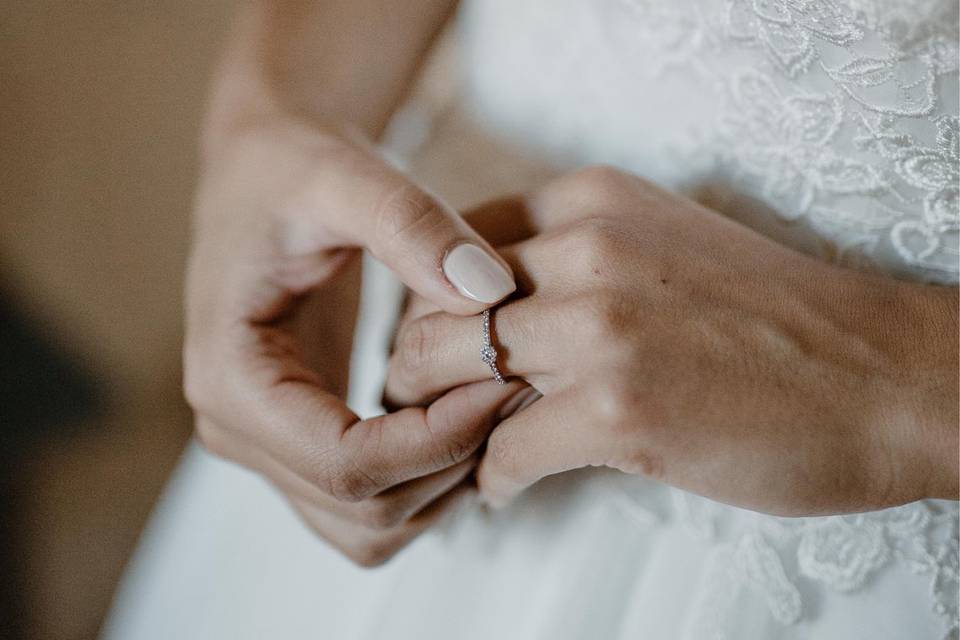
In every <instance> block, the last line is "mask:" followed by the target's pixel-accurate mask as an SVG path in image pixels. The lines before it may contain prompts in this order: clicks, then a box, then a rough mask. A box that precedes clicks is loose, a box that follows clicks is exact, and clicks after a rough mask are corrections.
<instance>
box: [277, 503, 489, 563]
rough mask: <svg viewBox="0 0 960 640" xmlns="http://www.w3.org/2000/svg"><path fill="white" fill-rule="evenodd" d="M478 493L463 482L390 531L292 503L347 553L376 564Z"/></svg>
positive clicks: (352, 556) (389, 556) (302, 516)
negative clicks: (372, 527) (368, 526)
mask: <svg viewBox="0 0 960 640" xmlns="http://www.w3.org/2000/svg"><path fill="white" fill-rule="evenodd" d="M474 493H475V489H473V488H471V487H467V486H463V485H461V486H460V487H458V488H457V489H454V490H453V491H451V492H449V493H447V494H446V495H445V496H443V497H442V498H441V499H440V500H437V501H436V502H434V503H433V504H431V505H430V506H429V507H427V508H426V509H424V510H423V511H421V512H420V513H418V514H417V515H416V516H415V517H413V518H411V519H410V520H408V521H406V522H404V523H403V524H402V525H400V526H398V527H395V528H393V529H390V530H386V531H384V530H378V529H370V528H367V527H364V526H362V525H358V524H356V523H354V522H351V521H349V520H344V519H343V518H340V517H338V516H336V515H334V514H332V513H329V512H327V511H324V510H323V509H318V508H317V507H315V506H314V505H312V504H310V503H309V502H305V501H302V500H299V499H296V498H294V499H292V500H291V501H290V502H291V504H292V505H293V507H294V509H295V510H296V511H297V513H298V514H299V515H300V517H301V518H302V519H303V521H304V522H305V523H306V524H307V525H308V526H309V527H311V528H312V529H313V530H314V531H316V532H317V533H318V534H319V535H320V536H321V537H322V538H324V539H325V540H327V541H328V542H330V543H331V544H333V545H334V546H335V547H336V548H337V549H339V550H340V551H341V552H343V553H344V555H346V556H347V557H348V558H350V559H351V560H353V561H354V562H356V563H357V564H359V565H360V566H363V567H375V566H379V565H381V564H383V563H384V562H386V561H387V560H389V559H390V558H392V557H393V556H394V555H395V554H396V553H397V552H398V551H400V550H401V549H402V548H403V547H405V546H406V545H408V544H409V543H410V542H411V541H413V540H414V539H415V538H416V537H417V536H418V535H420V534H421V533H423V532H424V531H425V530H427V529H428V528H429V527H430V526H432V525H433V524H435V523H436V522H437V521H438V520H440V519H441V518H442V517H443V516H445V515H446V514H447V513H450V512H451V511H454V510H455V509H457V508H458V507H459V506H460V504H462V502H463V501H464V500H466V499H469V497H470V496H471V495H473V494H474Z"/></svg>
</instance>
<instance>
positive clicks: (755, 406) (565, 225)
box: [387, 168, 957, 515]
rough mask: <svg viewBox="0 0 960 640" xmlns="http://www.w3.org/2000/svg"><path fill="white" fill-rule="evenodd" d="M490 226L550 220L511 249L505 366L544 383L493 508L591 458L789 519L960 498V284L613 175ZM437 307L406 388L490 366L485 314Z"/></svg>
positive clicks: (414, 328) (417, 334)
mask: <svg viewBox="0 0 960 640" xmlns="http://www.w3.org/2000/svg"><path fill="white" fill-rule="evenodd" d="M491 217H492V218H495V219H497V220H499V223H497V222H494V221H491V219H490V218H491ZM474 219H478V221H479V222H480V223H481V225H482V226H483V227H486V228H495V227H497V224H501V225H504V224H509V221H511V220H518V219H519V220H523V221H524V223H525V224H527V225H529V226H530V227H531V228H532V229H533V230H534V231H535V232H537V233H538V235H536V236H535V237H533V238H531V239H529V240H527V241H524V242H520V243H518V244H514V245H512V246H509V247H502V248H500V253H501V255H502V256H504V257H505V258H506V259H507V260H508V262H510V263H511V265H512V266H513V268H514V271H515V273H517V274H518V279H519V283H520V292H519V293H520V297H519V298H518V299H515V300H511V301H509V302H508V303H507V304H505V305H502V306H501V307H499V308H498V309H497V311H496V313H495V314H494V318H495V321H494V327H495V334H496V339H497V343H498V346H499V349H500V352H501V359H500V367H501V369H503V371H504V372H505V374H507V375H513V376H518V377H521V378H523V379H524V380H526V381H527V382H529V383H530V384H531V385H533V386H534V387H535V388H536V389H537V390H539V391H540V392H541V393H543V395H544V397H543V398H542V399H540V400H538V401H537V402H535V403H534V404H532V405H531V406H530V407H528V408H526V409H524V410H523V411H520V412H519V413H517V414H516V415H514V416H512V417H510V418H508V419H506V420H505V421H504V422H503V423H501V424H500V425H499V426H498V427H497V428H496V429H495V430H494V431H493V433H492V434H491V436H490V439H489V441H488V443H487V448H486V453H485V455H484V458H483V460H482V462H481V465H480V469H479V472H478V482H479V485H480V489H481V491H482V493H483V494H484V495H485V496H486V497H487V498H488V500H489V501H491V502H492V503H494V504H501V503H503V502H505V501H507V500H509V499H510V498H512V497H513V496H515V495H516V494H517V493H518V492H519V491H521V490H522V489H523V488H524V487H526V486H528V485H530V484H531V483H533V482H534V481H536V480H537V479H539V478H541V477H543V476H545V475H547V474H551V473H557V472H560V471H564V470H568V469H573V468H577V467H583V466H588V465H589V466H603V465H605V466H609V467H614V468H616V469H620V470H623V471H625V472H628V473H637V474H642V475H645V476H649V477H652V478H657V479H660V480H663V481H665V482H667V483H670V484H672V485H675V486H678V487H681V488H684V489H687V490H690V491H693V492H696V493H700V494H702V495H706V496H708V497H711V498H714V499H717V500H720V501H723V502H727V503H730V504H734V505H739V506H743V507H747V508H751V509H756V510H760V511H764V512H770V513H776V514H782V515H801V514H803V515H807V514H825V513H836V512H847V511H855V510H865V509H870V508H879V507H884V506H889V505H894V504H900V503H904V502H907V501H910V500H914V499H918V498H921V497H949V496H953V497H954V498H955V497H956V471H955V470H956V467H957V434H956V422H957V414H956V401H955V399H956V396H955V395H953V393H952V392H951V389H955V388H956V385H957V367H956V359H955V358H956V347H957V343H956V331H955V323H956V303H957V296H956V291H955V290H949V289H944V288H939V287H923V286H918V285H908V284H905V283H899V282H896V281H893V280H888V279H881V278H878V277H875V276H871V275H867V274H863V273H857V272H853V271H848V270H844V269H841V268H837V267H834V266H830V265H827V264H824V263H820V262H817V261H815V260H812V259H810V258H807V257H805V256H802V255H800V254H798V253H795V252H793V251H791V250H788V249H786V248H784V247H782V246H780V245H778V244H775V243H773V242H772V241H770V240H767V239H766V238H764V237H762V236H760V235H757V234H755V233H753V232H752V231H750V230H748V229H747V228H745V227H742V226H740V225H738V224H736V223H734V222H732V221H730V220H728V219H726V218H723V217H721V216H719V215H717V214H716V213H714V212H712V211H710V210H708V209H705V208H703V207H701V206H699V205H697V204H696V203H694V202H692V201H689V200H687V199H684V198H681V197H678V196H676V195H672V194H670V193H667V192H665V191H662V190H660V189H658V188H656V187H655V186H653V185H651V184H649V183H647V182H645V181H643V180H641V179H639V178H636V177H633V176H629V175H626V174H623V173H620V172H617V171H614V170H610V169H603V168H600V169H591V170H587V171H584V172H580V173H577V174H573V175H571V176H567V177H564V178H561V179H560V180H558V181H556V182H554V183H553V184H551V185H549V186H547V187H546V188H545V189H544V190H542V191H541V192H539V193H537V194H535V195H533V196H532V197H530V198H528V199H526V200H525V201H523V202H518V203H516V206H514V208H513V210H512V211H510V210H509V208H506V207H505V206H504V205H503V203H501V204H499V205H498V206H496V207H492V208H488V209H487V210H485V211H481V212H478V213H476V214H475V216H474V217H471V218H470V220H471V221H473V220H474ZM520 235H523V234H520ZM426 306H428V305H426V304H425V303H424V302H422V301H421V302H419V303H417V304H415V305H414V309H415V311H414V313H413V314H412V315H411V318H410V319H409V320H408V321H407V322H406V323H405V324H404V325H403V326H402V328H401V330H400V333H399V335H398V340H397V350H396V352H395V354H394V356H393V359H392V361H391V367H390V372H389V376H388V380H387V395H388V397H390V398H391V400H392V401H393V402H398V403H407V404H415V403H417V402H419V401H422V400H423V399H426V398H429V397H432V396H433V395H435V394H437V393H441V392H442V391H444V390H446V389H449V388H452V387H455V386H456V385H460V384H464V383H469V382H472V381H476V380H483V379H487V378H489V377H490V372H489V370H488V369H487V367H486V365H484V364H483V363H482V362H481V360H480V358H479V355H478V346H479V340H480V320H479V319H478V318H458V317H453V316H451V315H449V314H445V313H442V312H432V313H431V312H429V311H430V310H429V309H426V308H425V307H426ZM938 474H939V475H938Z"/></svg>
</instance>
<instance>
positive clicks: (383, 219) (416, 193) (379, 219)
mask: <svg viewBox="0 0 960 640" xmlns="http://www.w3.org/2000/svg"><path fill="white" fill-rule="evenodd" d="M442 219H443V210H442V208H441V205H440V204H439V203H438V202H437V201H436V200H435V199H434V198H432V197H431V196H430V195H428V194H426V193H424V192H423V191H421V190H420V189H418V188H417V187H415V186H414V185H412V184H409V183H406V182H404V183H402V184H401V185H399V186H398V187H396V188H394V189H392V190H391V191H389V192H388V193H387V195H386V196H385V197H384V198H383V199H382V200H381V202H380V203H379V205H378V206H377V209H376V212H375V221H376V230H377V233H376V238H377V240H378V243H379V248H380V250H381V251H389V250H390V248H391V247H392V246H394V245H395V244H396V243H397V242H398V241H399V240H401V239H402V238H404V237H406V236H408V235H409V234H411V233H419V232H421V231H422V230H423V227H424V226H430V225H432V224H437V223H438V222H439V221H440V220H442Z"/></svg>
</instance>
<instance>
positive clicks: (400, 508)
mask: <svg viewBox="0 0 960 640" xmlns="http://www.w3.org/2000/svg"><path fill="white" fill-rule="evenodd" d="M405 516H406V510H405V509H404V505H403V504H401V503H400V502H399V501H397V500H395V499H389V498H382V497H377V496H374V497H373V498H371V499H370V500H368V501H367V503H366V505H365V507H364V510H363V516H362V519H363V523H364V524H365V525H367V526H368V527H370V528H371V529H377V530H385V529H392V528H394V527H396V526H397V525H399V524H401V523H402V522H403V521H404V520H405Z"/></svg>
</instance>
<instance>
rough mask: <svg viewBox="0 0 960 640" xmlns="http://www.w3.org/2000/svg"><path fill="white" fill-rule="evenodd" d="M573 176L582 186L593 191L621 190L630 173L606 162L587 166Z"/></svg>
mask: <svg viewBox="0 0 960 640" xmlns="http://www.w3.org/2000/svg"><path fill="white" fill-rule="evenodd" d="M572 177H573V179H574V180H575V181H576V182H577V183H578V184H580V185H581V187H582V188H584V189H589V190H590V191H591V192H597V191H615V190H619V189H622V188H623V187H624V185H625V184H627V183H628V181H629V180H630V176H629V175H628V174H626V173H624V172H623V171H620V170H619V169H617V168H615V167H613V166H610V165H606V164H596V165H592V166H589V167H585V168H583V169H580V170H579V171H577V172H576V173H574V174H573V176H572Z"/></svg>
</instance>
